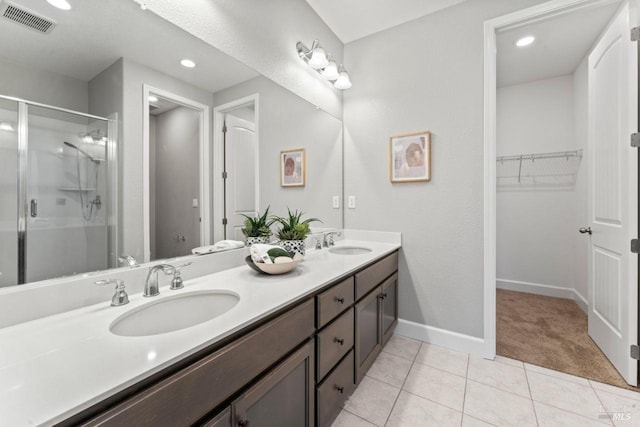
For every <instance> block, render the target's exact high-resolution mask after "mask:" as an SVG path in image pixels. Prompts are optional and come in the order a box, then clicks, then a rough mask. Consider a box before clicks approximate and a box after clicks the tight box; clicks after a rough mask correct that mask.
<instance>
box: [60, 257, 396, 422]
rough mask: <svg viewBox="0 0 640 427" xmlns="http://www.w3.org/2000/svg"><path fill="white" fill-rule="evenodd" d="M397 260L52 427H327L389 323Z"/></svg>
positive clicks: (389, 259)
mask: <svg viewBox="0 0 640 427" xmlns="http://www.w3.org/2000/svg"><path fill="white" fill-rule="evenodd" d="M397 269H398V253H397V252H394V253H392V254H390V255H388V256H386V257H384V258H382V259H380V260H378V261H376V262H374V263H373V264H370V265H368V266H366V267H364V268H363V269H361V270H360V271H358V272H356V273H355V274H353V275H351V276H349V277H347V278H341V279H340V280H339V281H337V282H336V283H335V284H334V285H330V286H327V287H325V288H323V289H322V291H321V292H318V293H316V294H314V295H311V296H308V297H306V298H304V299H303V300H301V301H299V302H297V303H295V304H294V305H292V306H291V307H290V308H288V309H283V310H282V311H281V312H280V313H278V314H274V315H273V316H272V317H271V318H269V319H266V320H264V321H262V322H260V324H255V325H252V326H249V327H247V329H246V332H242V331H241V332H238V333H237V334H236V335H235V336H234V337H232V338H230V339H228V340H226V341H225V342H224V343H220V344H218V345H216V344H214V345H212V346H211V347H209V348H207V349H204V350H202V351H200V352H199V354H197V355H193V356H189V357H188V358H187V359H185V360H183V361H180V362H178V363H177V364H176V365H174V366H172V367H169V368H167V369H165V370H164V371H162V372H159V373H157V374H155V376H154V377H153V378H149V379H147V380H143V381H142V382H141V383H138V384H136V385H133V386H131V387H130V388H129V389H127V390H123V391H122V392H120V393H118V394H116V395H114V396H112V397H110V398H108V399H106V400H105V401H103V402H100V403H98V404H96V405H95V406H93V407H91V408H89V409H87V410H85V411H83V412H81V413H79V414H76V415H74V416H73V417H71V418H69V419H67V420H65V421H63V422H62V423H60V425H61V426H70V425H74V426H75V425H86V426H122V425H139V426H154V427H155V426H175V425H185V426H187V425H201V426H205V427H236V426H237V427H242V426H250V427H256V426H258V427H272V426H273V427H275V426H278V427H280V426H292V427H298V426H300V427H312V426H316V425H318V426H322V427H324V426H329V425H331V423H332V422H333V420H334V419H335V417H336V416H337V415H338V414H339V413H340V410H341V409H342V406H343V405H344V402H345V401H346V399H347V398H348V397H349V396H350V395H351V393H352V392H353V391H354V390H355V387H356V384H357V383H359V382H360V381H361V379H362V378H363V377H364V375H365V374H366V372H367V370H368V369H369V368H370V367H371V365H372V364H373V362H374V361H375V359H376V357H377V356H378V354H379V353H380V351H382V347H383V346H384V344H385V343H386V342H387V340H388V339H389V338H390V337H391V334H392V333H393V329H394V327H395V325H396V324H397V321H398V273H397Z"/></svg>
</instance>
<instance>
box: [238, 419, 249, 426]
mask: <svg viewBox="0 0 640 427" xmlns="http://www.w3.org/2000/svg"><path fill="white" fill-rule="evenodd" d="M238 425H239V426H240V427H247V426H248V425H249V420H240V421H238Z"/></svg>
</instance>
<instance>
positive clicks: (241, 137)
mask: <svg viewBox="0 0 640 427" xmlns="http://www.w3.org/2000/svg"><path fill="white" fill-rule="evenodd" d="M225 120H226V125H227V137H226V171H227V183H226V187H227V188H226V199H227V203H226V204H227V206H226V208H227V210H226V214H227V227H226V235H227V237H226V238H227V239H233V240H244V235H243V234H242V231H241V229H242V226H243V224H244V220H245V218H244V217H242V216H241V215H240V214H245V215H248V216H253V215H255V213H256V211H257V205H256V203H257V202H256V188H257V186H256V158H257V157H256V132H255V125H254V124H253V123H251V122H249V121H247V120H243V119H240V118H238V117H235V116H233V115H231V114H227V116H226V118H225Z"/></svg>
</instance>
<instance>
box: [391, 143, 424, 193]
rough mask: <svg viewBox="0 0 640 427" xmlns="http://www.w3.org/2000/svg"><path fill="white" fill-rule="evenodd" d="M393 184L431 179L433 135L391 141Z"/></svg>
mask: <svg viewBox="0 0 640 427" xmlns="http://www.w3.org/2000/svg"><path fill="white" fill-rule="evenodd" d="M389 177H390V179H391V182H415V181H429V180H430V179H431V134H430V133H429V132H427V131H425V132H418V133H408V134H404V135H396V136H392V137H391V139H390V141H389Z"/></svg>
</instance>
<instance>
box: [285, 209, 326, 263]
mask: <svg viewBox="0 0 640 427" xmlns="http://www.w3.org/2000/svg"><path fill="white" fill-rule="evenodd" d="M287 211H288V213H289V215H288V216H287V217H286V218H283V217H279V216H276V217H274V218H273V220H274V221H275V222H277V223H278V224H280V225H281V228H280V230H278V239H280V246H282V248H283V249H284V250H285V251H287V252H290V253H293V254H296V253H299V254H300V255H304V253H305V243H304V239H306V238H307V236H308V235H309V232H310V231H311V230H310V228H309V224H310V223H312V222H314V221H319V222H322V221H320V220H319V219H318V218H308V219H305V220H302V215H303V214H304V213H303V212H298V211H297V210H296V211H293V212H291V209H289V208H287Z"/></svg>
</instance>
